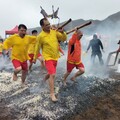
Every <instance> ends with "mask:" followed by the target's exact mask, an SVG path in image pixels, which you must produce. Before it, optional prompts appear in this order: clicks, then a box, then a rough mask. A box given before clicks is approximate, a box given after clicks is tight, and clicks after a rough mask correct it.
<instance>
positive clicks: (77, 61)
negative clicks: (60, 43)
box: [63, 29, 85, 86]
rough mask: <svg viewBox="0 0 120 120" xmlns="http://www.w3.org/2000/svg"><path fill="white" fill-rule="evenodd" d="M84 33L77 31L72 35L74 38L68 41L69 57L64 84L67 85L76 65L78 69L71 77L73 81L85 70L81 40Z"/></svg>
mask: <svg viewBox="0 0 120 120" xmlns="http://www.w3.org/2000/svg"><path fill="white" fill-rule="evenodd" d="M82 36H83V33H82V32H81V31H80V30H77V29H76V31H75V33H74V34H73V35H72V38H71V39H70V40H69V43H68V57H67V71H66V73H65V74H64V76H63V80H64V85H65V86H66V78H67V77H68V75H69V74H70V73H71V72H72V70H73V68H74V67H76V68H77V69H78V71H77V72H76V73H75V75H74V76H73V77H72V78H71V80H72V81H75V79H76V77H78V76H80V75H82V74H83V73H84V71H85V69H84V65H83V63H82V61H81V42H80V39H81V38H82Z"/></svg>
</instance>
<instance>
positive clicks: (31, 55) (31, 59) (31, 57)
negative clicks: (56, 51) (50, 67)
mask: <svg viewBox="0 0 120 120" xmlns="http://www.w3.org/2000/svg"><path fill="white" fill-rule="evenodd" d="M40 56H41V54H40V53H38V57H40ZM29 57H30V60H29V61H30V63H32V61H33V58H34V54H29Z"/></svg>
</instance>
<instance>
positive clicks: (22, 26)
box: [18, 24, 27, 30]
mask: <svg viewBox="0 0 120 120" xmlns="http://www.w3.org/2000/svg"><path fill="white" fill-rule="evenodd" d="M20 28H24V29H26V30H27V27H26V26H25V25H24V24H20V25H19V26H18V30H19V29H20Z"/></svg>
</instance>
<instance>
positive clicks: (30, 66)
mask: <svg viewBox="0 0 120 120" xmlns="http://www.w3.org/2000/svg"><path fill="white" fill-rule="evenodd" d="M32 65H33V64H32V63H30V65H29V70H30V71H31V68H32Z"/></svg>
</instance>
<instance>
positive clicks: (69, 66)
mask: <svg viewBox="0 0 120 120" xmlns="http://www.w3.org/2000/svg"><path fill="white" fill-rule="evenodd" d="M74 67H76V69H78V68H84V65H83V63H82V62H81V63H80V64H77V65H76V64H71V63H69V62H68V61H67V71H68V72H71V71H72V70H73V68H74Z"/></svg>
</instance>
